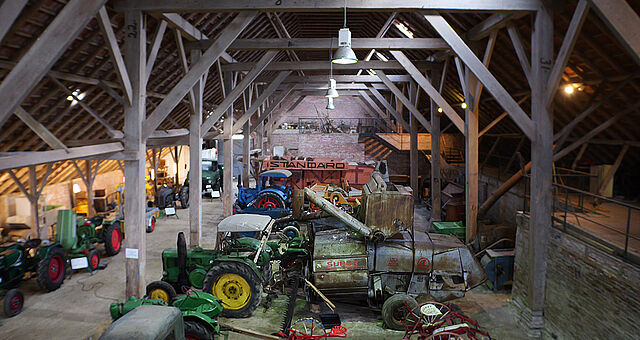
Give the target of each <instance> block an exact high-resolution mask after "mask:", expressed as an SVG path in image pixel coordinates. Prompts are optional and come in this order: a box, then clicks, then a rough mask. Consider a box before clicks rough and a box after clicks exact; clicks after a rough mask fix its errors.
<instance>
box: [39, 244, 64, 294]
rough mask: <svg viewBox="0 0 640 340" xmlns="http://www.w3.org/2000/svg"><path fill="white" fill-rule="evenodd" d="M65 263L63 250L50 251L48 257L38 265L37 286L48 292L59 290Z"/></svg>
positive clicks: (54, 249)
mask: <svg viewBox="0 0 640 340" xmlns="http://www.w3.org/2000/svg"><path fill="white" fill-rule="evenodd" d="M66 263H67V261H66V259H65V256H64V250H62V249H61V248H53V249H51V250H50V251H49V256H47V257H45V258H44V259H42V260H41V261H40V263H38V278H37V281H38V286H40V288H42V289H44V290H46V291H49V292H50V291H53V290H56V289H58V288H60V286H61V285H62V282H63V281H64V274H65V266H66Z"/></svg>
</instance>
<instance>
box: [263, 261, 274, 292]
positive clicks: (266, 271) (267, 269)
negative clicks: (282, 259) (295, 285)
mask: <svg viewBox="0 0 640 340" xmlns="http://www.w3.org/2000/svg"><path fill="white" fill-rule="evenodd" d="M260 275H262V285H263V286H265V287H266V286H268V285H269V283H270V282H271V277H272V276H273V268H272V267H271V262H267V263H265V264H264V265H263V266H262V269H261V270H260Z"/></svg>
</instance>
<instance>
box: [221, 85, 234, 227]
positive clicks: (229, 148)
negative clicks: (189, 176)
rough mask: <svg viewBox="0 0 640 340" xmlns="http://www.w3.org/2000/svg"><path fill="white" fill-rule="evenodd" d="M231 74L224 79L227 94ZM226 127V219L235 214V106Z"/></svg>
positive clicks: (223, 205)
mask: <svg viewBox="0 0 640 340" xmlns="http://www.w3.org/2000/svg"><path fill="white" fill-rule="evenodd" d="M231 77H232V75H231V73H230V72H226V73H225V75H224V78H223V81H224V83H223V87H225V88H226V89H225V90H226V93H229V92H231V88H232V82H231V80H232V79H231ZM224 117H225V118H224V125H223V132H222V134H223V141H222V149H223V159H224V169H223V171H222V175H223V179H222V184H223V186H224V188H223V191H222V209H223V215H224V216H225V217H227V216H231V215H232V214H233V203H234V202H233V201H234V195H233V139H232V137H233V135H232V134H231V131H232V130H233V106H232V107H231V108H230V109H229V110H227V112H226V114H225V116H224Z"/></svg>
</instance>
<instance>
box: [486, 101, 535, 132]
mask: <svg viewBox="0 0 640 340" xmlns="http://www.w3.org/2000/svg"><path fill="white" fill-rule="evenodd" d="M530 96H531V95H529V94H527V95H525V96H524V97H522V98H520V100H518V105H522V103H524V101H525V100H527V99H529V97H530ZM508 115H509V113H508V112H503V113H502V114H501V115H499V116H498V117H497V118H496V119H494V120H493V121H492V122H491V123H489V124H487V126H485V128H484V129H482V131H480V133H478V137H482V135H484V134H485V133H487V132H489V130H491V128H492V127H494V126H496V124H498V123H500V121H502V120H503V119H504V118H506V117H507V116H508Z"/></svg>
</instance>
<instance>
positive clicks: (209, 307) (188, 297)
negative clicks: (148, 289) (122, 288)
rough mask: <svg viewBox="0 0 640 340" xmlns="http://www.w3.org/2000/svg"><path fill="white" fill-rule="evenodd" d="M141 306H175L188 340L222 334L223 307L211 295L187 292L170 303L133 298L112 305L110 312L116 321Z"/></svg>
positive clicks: (214, 336)
mask: <svg viewBox="0 0 640 340" xmlns="http://www.w3.org/2000/svg"><path fill="white" fill-rule="evenodd" d="M141 305H158V306H173V307H176V308H178V309H180V311H181V312H182V319H183V321H184V333H185V334H184V335H185V338H186V339H214V338H216V336H217V335H219V334H220V326H219V325H218V321H217V320H216V318H217V316H218V315H219V314H220V313H222V305H221V304H220V300H218V299H216V298H215V297H214V296H213V295H211V294H208V293H204V292H196V291H189V290H187V293H186V294H185V295H181V296H179V297H177V298H175V299H174V300H172V301H171V302H170V303H167V302H166V301H164V300H162V299H150V298H144V299H138V298H136V297H135V296H131V297H129V299H128V300H127V301H125V302H117V303H112V304H111V306H110V307H109V312H110V313H111V318H112V319H113V321H115V320H117V319H119V318H120V317H122V316H123V315H125V314H127V313H129V312H130V311H132V310H133V309H135V308H137V307H139V306H141Z"/></svg>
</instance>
